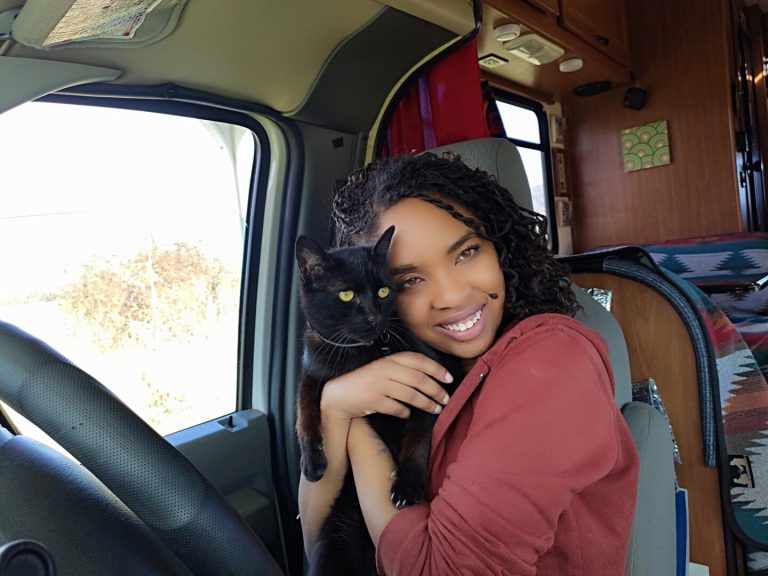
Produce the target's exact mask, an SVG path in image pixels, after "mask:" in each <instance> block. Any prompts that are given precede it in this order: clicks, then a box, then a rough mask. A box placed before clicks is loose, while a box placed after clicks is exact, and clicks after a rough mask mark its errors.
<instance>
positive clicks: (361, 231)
mask: <svg viewBox="0 0 768 576" xmlns="http://www.w3.org/2000/svg"><path fill="white" fill-rule="evenodd" d="M405 198H416V199H421V200H425V201H427V202H430V203H432V204H433V205H435V206H437V207H438V208H441V209H443V210H445V211H446V212H448V213H449V214H450V215H451V216H453V217H454V218H456V219H457V220H460V221H461V222H463V223H464V224H466V225H467V226H468V227H470V228H472V229H473V230H474V231H475V232H476V233H477V235H478V236H480V237H481V238H484V239H486V240H489V241H491V242H493V245H494V246H495V248H496V252H497V253H498V255H499V264H500V266H501V269H502V272H503V274H504V281H505V285H506V301H505V314H504V318H503V319H502V326H506V325H508V324H509V323H510V322H516V321H519V320H522V319H523V318H527V317H528V316H532V315H534V314H541V313H546V312H554V313H560V314H566V315H568V316H573V314H575V312H576V311H577V310H578V309H579V305H578V303H577V302H576V298H575V296H574V294H573V292H572V291H571V289H570V280H569V279H568V270H567V268H566V267H565V266H564V265H563V264H561V263H559V262H558V261H557V260H555V258H554V257H553V256H552V254H551V253H550V251H549V249H548V247H547V219H546V217H545V216H542V215H541V214H537V213H536V212H533V211H531V210H528V209H526V208H523V207H521V206H519V205H518V204H517V203H516V202H515V201H514V199H513V198H512V194H510V193H509V192H508V191H507V190H506V189H504V188H503V187H502V186H500V185H499V184H498V182H496V180H495V178H493V177H492V176H489V175H488V174H487V173H486V172H483V171H482V170H479V169H472V168H470V167H468V166H467V165H466V164H464V163H463V162H462V161H461V159H460V158H459V156H457V155H454V154H451V153H446V154H444V155H443V156H436V155H435V154H432V153H425V154H420V155H418V156H399V157H396V158H390V159H385V160H378V161H375V162H373V163H371V164H369V165H368V166H366V167H365V168H362V169H361V170H358V171H356V172H354V173H352V174H351V175H350V176H349V179H348V180H347V183H346V184H345V185H344V187H343V188H341V189H340V190H339V191H338V192H337V193H336V195H335V197H334V199H333V212H332V216H331V243H332V244H333V245H334V246H336V247H340V246H353V245H357V244H364V243H369V242H371V237H372V236H373V235H374V234H375V232H376V231H377V229H378V227H379V218H380V216H381V214H382V213H383V212H384V211H385V210H387V209H388V208H390V207H391V206H393V205H394V204H396V203H397V202H398V201H400V200H403V199H405ZM457 206H458V207H461V208H463V209H464V210H465V211H466V212H469V213H470V214H472V215H473V216H474V217H473V218H472V217H467V216H465V215H464V214H462V213H461V212H459V211H458V210H457V208H456V207H457Z"/></svg>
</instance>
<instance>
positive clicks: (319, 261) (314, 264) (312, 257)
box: [296, 235, 328, 283]
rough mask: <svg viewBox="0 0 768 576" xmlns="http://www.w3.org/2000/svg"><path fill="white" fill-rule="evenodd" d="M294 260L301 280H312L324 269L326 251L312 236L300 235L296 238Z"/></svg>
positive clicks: (326, 257) (326, 260)
mask: <svg viewBox="0 0 768 576" xmlns="http://www.w3.org/2000/svg"><path fill="white" fill-rule="evenodd" d="M296 262H297V263H298V265H299V276H301V280H302V282H304V283H307V282H314V281H315V280H317V279H318V278H319V277H320V276H321V275H322V274H323V271H324V270H325V267H326V263H327V262H328V253H327V252H326V251H325V250H323V248H322V246H320V244H318V243H317V242H315V241H314V240H312V238H310V237H309V236H303V235H302V236H299V237H298V238H297V239H296Z"/></svg>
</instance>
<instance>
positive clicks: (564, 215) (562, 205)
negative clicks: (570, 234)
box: [555, 198, 573, 228]
mask: <svg viewBox="0 0 768 576" xmlns="http://www.w3.org/2000/svg"><path fill="white" fill-rule="evenodd" d="M555 220H556V221H557V227H558V228H567V227H569V226H571V225H572V224H573V216H572V213H571V200H570V199H569V198H555Z"/></svg>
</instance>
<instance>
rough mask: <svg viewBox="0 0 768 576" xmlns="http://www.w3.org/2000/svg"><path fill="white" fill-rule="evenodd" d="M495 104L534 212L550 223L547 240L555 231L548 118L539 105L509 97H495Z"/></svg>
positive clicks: (523, 99) (500, 95) (503, 95)
mask: <svg viewBox="0 0 768 576" xmlns="http://www.w3.org/2000/svg"><path fill="white" fill-rule="evenodd" d="M496 97H497V101H496V104H497V105H498V108H499V114H500V115H501V121H502V123H503V124H504V131H505V132H506V134H507V138H508V139H509V140H510V141H512V142H513V143H514V144H515V145H516V146H517V149H518V151H519V152H520V156H521V158H522V160H523V165H524V166H525V173H526V176H528V184H529V185H530V187H531V195H532V196H533V209H534V210H535V211H536V212H539V213H540V214H544V215H545V216H546V217H547V219H548V220H549V221H550V237H553V236H552V232H553V231H554V230H555V229H554V227H553V226H552V224H551V223H552V214H551V213H550V206H551V205H552V204H551V198H550V197H551V196H552V192H551V190H552V185H551V182H550V177H549V174H550V172H551V171H550V170H549V167H548V163H549V135H548V132H547V116H546V114H545V113H544V110H543V108H542V106H541V104H539V103H538V102H534V101H533V100H528V99H525V98H522V97H518V96H515V97H514V98H513V97H511V96H510V95H508V94H497V95H496Z"/></svg>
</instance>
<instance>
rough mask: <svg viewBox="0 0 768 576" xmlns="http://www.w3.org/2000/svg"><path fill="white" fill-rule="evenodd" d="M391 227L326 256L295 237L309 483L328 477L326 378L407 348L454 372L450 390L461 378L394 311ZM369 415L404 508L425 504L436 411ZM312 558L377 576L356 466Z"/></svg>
mask: <svg viewBox="0 0 768 576" xmlns="http://www.w3.org/2000/svg"><path fill="white" fill-rule="evenodd" d="M394 231H395V228H394V226H391V227H390V228H388V229H387V230H386V231H385V232H384V234H382V236H381V238H379V240H378V241H377V242H376V243H375V244H374V245H373V246H356V247H348V248H337V249H334V250H330V251H327V252H326V251H325V250H323V248H321V247H320V246H319V245H318V244H317V243H316V242H315V241H313V240H312V239H310V238H308V237H306V236H301V237H299V239H298V240H297V241H296V260H297V262H298V265H299V275H300V278H301V282H300V284H301V303H302V308H303V310H304V316H305V318H306V320H307V327H306V331H305V335H304V340H305V350H304V358H303V373H302V378H301V382H300V385H299V390H298V399H297V408H296V410H297V422H296V432H297V434H298V438H299V445H300V447H301V469H302V472H303V474H304V476H306V478H307V479H308V480H310V481H317V480H319V479H320V478H322V477H323V474H324V473H325V469H326V464H327V462H326V459H325V455H324V453H323V439H322V433H321V428H320V394H321V392H322V388H323V386H324V384H325V383H326V382H327V381H328V380H331V379H333V378H335V377H337V376H339V375H341V374H345V373H347V372H350V371H352V370H355V369H356V368H359V367H360V366H362V365H364V364H367V363H369V362H371V361H373V360H376V359H378V358H381V357H382V356H385V355H387V354H391V353H394V352H400V351H407V350H409V351H415V352H420V353H422V354H424V355H426V356H429V357H431V358H432V359H434V360H436V361H437V362H438V363H440V364H441V365H442V366H444V367H445V368H446V369H447V370H448V371H449V372H451V374H452V375H453V377H454V384H453V385H451V386H449V387H446V385H445V384H442V385H443V386H444V387H446V390H447V392H448V393H449V394H450V393H452V392H453V388H454V387H455V385H456V384H455V383H458V382H459V381H460V380H461V377H462V376H463V373H462V372H461V365H460V363H459V361H458V359H456V358H454V357H451V356H447V355H444V354H439V353H437V352H436V351H435V350H433V349H431V348H429V347H427V346H426V345H424V344H423V343H421V342H420V341H419V340H418V339H416V338H415V337H414V336H413V335H412V334H411V333H410V332H409V331H408V330H407V329H405V327H404V326H402V325H401V324H400V323H399V322H398V320H397V319H396V318H395V317H394V314H393V309H394V301H395V295H396V286H395V284H394V281H393V279H392V277H391V275H390V273H389V269H388V266H387V252H388V251H389V245H390V243H391V241H392V235H393V234H394ZM366 418H367V419H368V422H369V423H370V424H371V427H372V428H373V429H374V430H375V431H376V432H377V433H378V434H379V436H380V437H381V438H382V440H383V441H384V443H385V444H386V445H387V447H388V448H389V450H390V451H391V452H392V454H393V456H394V458H395V462H396V464H397V474H396V478H395V480H394V481H393V484H392V501H393V502H395V503H396V504H397V505H398V506H399V507H404V506H410V505H412V504H415V503H417V502H420V501H421V500H422V499H423V497H424V488H425V485H426V481H427V473H428V459H429V448H430V439H431V432H432V427H433V426H434V423H435V421H436V419H437V416H436V415H434V414H428V413H426V412H424V411H421V410H418V409H415V408H412V409H411V416H410V418H408V419H407V420H403V419H401V418H396V417H394V416H388V415H384V414H371V415H370V416H367V417H366ZM309 560H310V569H309V574H310V575H311V576H319V575H328V576H331V575H333V576H344V575H350V576H354V575H358V574H361V575H369V574H375V549H374V546H373V542H372V541H371V539H370V537H369V535H368V530H367V529H366V526H365V521H364V518H363V515H362V511H361V509H360V505H359V503H358V500H357V492H356V490H355V485H354V480H353V477H352V471H351V470H350V471H349V472H348V473H347V476H346V478H345V480H344V485H343V487H342V490H341V492H340V493H339V496H338V497H337V498H336V501H335V502H334V505H333V507H332V509H331V512H330V514H329V515H328V517H327V518H326V520H325V522H324V524H323V526H322V528H321V531H320V535H319V537H318V540H317V542H316V544H315V547H314V550H313V553H312V555H311V556H310V559H309Z"/></svg>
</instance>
